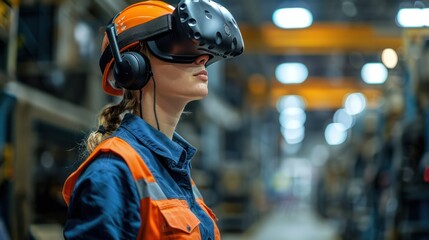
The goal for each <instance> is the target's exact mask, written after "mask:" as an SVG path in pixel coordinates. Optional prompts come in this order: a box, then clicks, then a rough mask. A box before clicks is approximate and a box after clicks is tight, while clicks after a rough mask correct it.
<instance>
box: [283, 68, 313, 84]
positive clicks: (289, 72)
mask: <svg viewBox="0 0 429 240" xmlns="http://www.w3.org/2000/svg"><path fill="white" fill-rule="evenodd" d="M307 77H308V69H307V67H306V66H305V65H304V64H302V63H282V64H280V65H278V66H277V68H276V78H277V80H278V81H279V82H281V83H284V84H298V83H302V82H304V81H305V79H307Z"/></svg>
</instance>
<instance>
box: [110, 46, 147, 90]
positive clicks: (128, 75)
mask: <svg viewBox="0 0 429 240" xmlns="http://www.w3.org/2000/svg"><path fill="white" fill-rule="evenodd" d="M121 57H122V61H123V62H126V68H125V69H124V68H123V67H120V65H118V64H117V63H116V60H115V65H114V66H113V77H114V78H115V81H116V84H118V85H119V86H120V87H122V88H125V89H128V90H139V89H141V88H143V87H144V86H145V85H146V83H147V82H148V81H149V78H150V75H151V69H150V64H149V59H148V58H147V57H146V56H145V55H143V54H142V53H140V52H133V51H130V52H125V53H123V54H122V56H121Z"/></svg>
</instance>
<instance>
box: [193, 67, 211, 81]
mask: <svg viewBox="0 0 429 240" xmlns="http://www.w3.org/2000/svg"><path fill="white" fill-rule="evenodd" d="M193 76H195V77H197V78H198V79H200V80H203V81H208V80H209V78H208V73H207V70H205V69H204V70H201V71H199V72H197V73H195V74H194V75H193Z"/></svg>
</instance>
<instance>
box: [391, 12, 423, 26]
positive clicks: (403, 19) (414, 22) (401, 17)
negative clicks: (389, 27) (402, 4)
mask: <svg viewBox="0 0 429 240" xmlns="http://www.w3.org/2000/svg"><path fill="white" fill-rule="evenodd" d="M396 22H397V24H398V25H399V26H400V27H406V28H407V27H408V28H417V27H427V26H429V8H402V9H399V11H398V13H397V15H396Z"/></svg>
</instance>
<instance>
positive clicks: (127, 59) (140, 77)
mask: <svg viewBox="0 0 429 240" xmlns="http://www.w3.org/2000/svg"><path fill="white" fill-rule="evenodd" d="M106 35H107V37H108V39H109V46H110V50H111V51H112V55H113V59H114V61H115V62H114V66H113V77H114V78H115V82H116V84H117V85H118V86H119V87H122V88H125V89H128V90H138V89H141V88H143V87H144V86H145V85H146V83H147V82H148V81H149V78H150V76H151V69H150V64H149V59H148V58H147V57H146V56H145V55H143V54H142V53H140V52H134V51H129V52H124V53H123V54H122V55H121V53H120V51H119V47H118V43H117V40H116V35H117V34H116V27H115V25H114V24H113V23H112V24H109V25H108V26H107V27H106Z"/></svg>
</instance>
